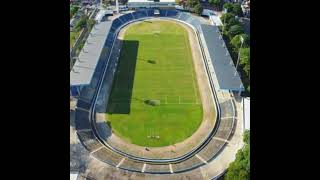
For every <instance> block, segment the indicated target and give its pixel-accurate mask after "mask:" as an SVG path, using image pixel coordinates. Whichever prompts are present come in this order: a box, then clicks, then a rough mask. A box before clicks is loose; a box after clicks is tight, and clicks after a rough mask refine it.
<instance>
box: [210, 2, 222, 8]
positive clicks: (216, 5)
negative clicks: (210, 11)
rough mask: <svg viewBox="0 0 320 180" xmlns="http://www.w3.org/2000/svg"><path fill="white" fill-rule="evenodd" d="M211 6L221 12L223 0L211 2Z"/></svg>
mask: <svg viewBox="0 0 320 180" xmlns="http://www.w3.org/2000/svg"><path fill="white" fill-rule="evenodd" d="M209 4H210V5H211V6H213V7H215V8H216V9H218V10H220V9H221V7H222V4H223V1H222V0H209Z"/></svg>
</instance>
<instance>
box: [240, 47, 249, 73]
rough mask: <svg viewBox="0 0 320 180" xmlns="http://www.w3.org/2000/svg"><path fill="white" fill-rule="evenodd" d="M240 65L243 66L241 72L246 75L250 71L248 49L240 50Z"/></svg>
mask: <svg viewBox="0 0 320 180" xmlns="http://www.w3.org/2000/svg"><path fill="white" fill-rule="evenodd" d="M240 64H241V65H243V70H244V71H245V72H246V73H247V74H248V73H249V71H250V48H241V49H240Z"/></svg>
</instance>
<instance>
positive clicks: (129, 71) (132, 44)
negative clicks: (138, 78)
mask: <svg viewBox="0 0 320 180" xmlns="http://www.w3.org/2000/svg"><path fill="white" fill-rule="evenodd" d="M138 47H139V41H130V40H129V41H128V40H124V41H123V44H122V49H121V54H120V59H119V64H118V67H117V71H116V73H115V77H114V80H113V86H112V90H111V93H110V98H109V102H108V105H107V113H109V114H129V113H130V104H131V96H132V88H133V81H134V75H135V70H136V63H137V56H138Z"/></svg>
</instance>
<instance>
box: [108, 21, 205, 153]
mask: <svg viewBox="0 0 320 180" xmlns="http://www.w3.org/2000/svg"><path fill="white" fill-rule="evenodd" d="M150 101H151V103H150ZM107 121H108V124H109V125H110V126H111V128H112V130H113V131H114V133H115V134H117V135H118V136H120V137H121V138H123V139H124V140H126V141H127V142H130V143H133V144H137V145H140V146H147V147H160V146H167V145H171V144H175V143H177V142H181V141H183V140H184V139H186V138H187V137H190V136H191V135H192V134H193V133H194V132H195V131H196V130H197V129H198V127H199V126H200V124H201V121H202V104H201V100H200V97H199V91H198V87H197V82H196V77H195V72H194V68H193V62H192V54H191V49H190V45H189V41H188V34H187V31H186V30H185V29H184V28H183V27H182V26H180V25H178V24H176V23H173V22H167V21H144V22H142V23H139V24H133V25H131V26H130V27H129V28H128V29H127V31H126V33H125V37H124V41H123V46H122V49H121V55H120V61H119V64H118V69H117V72H116V75H115V78H114V82H113V88H112V91H111V95H110V99H109V103H108V109H107Z"/></svg>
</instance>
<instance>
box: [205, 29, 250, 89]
mask: <svg viewBox="0 0 320 180" xmlns="http://www.w3.org/2000/svg"><path fill="white" fill-rule="evenodd" d="M201 30H202V33H203V37H204V40H205V43H206V46H207V48H208V52H209V56H210V59H211V62H212V66H213V70H214V74H215V77H216V78H217V81H218V84H217V85H218V86H219V87H218V89H221V90H236V91H242V90H244V88H243V85H242V82H241V79H240V77H239V74H238V72H237V71H236V68H235V66H234V64H233V61H232V59H231V56H230V54H229V51H228V49H227V48H226V45H225V43H224V40H223V39H222V37H221V34H220V32H219V29H218V27H217V26H211V25H206V24H201Z"/></svg>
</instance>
